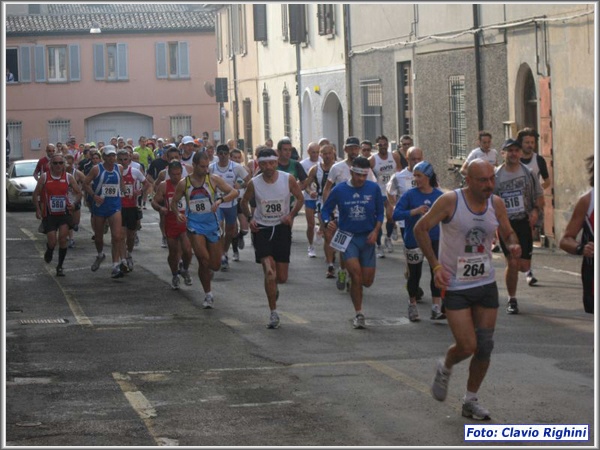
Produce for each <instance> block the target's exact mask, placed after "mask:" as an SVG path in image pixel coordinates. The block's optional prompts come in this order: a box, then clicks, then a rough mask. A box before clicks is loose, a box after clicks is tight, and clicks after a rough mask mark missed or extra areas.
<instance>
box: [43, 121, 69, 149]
mask: <svg viewBox="0 0 600 450" xmlns="http://www.w3.org/2000/svg"><path fill="white" fill-rule="evenodd" d="M70 130H71V121H70V120H60V119H58V120H49V121H48V142H51V143H53V144H56V143H57V142H67V139H68V138H69V136H70V135H71V132H70Z"/></svg>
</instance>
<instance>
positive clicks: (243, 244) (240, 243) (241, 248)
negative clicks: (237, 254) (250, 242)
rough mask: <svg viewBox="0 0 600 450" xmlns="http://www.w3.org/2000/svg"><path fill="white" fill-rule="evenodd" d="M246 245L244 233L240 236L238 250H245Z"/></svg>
mask: <svg viewBox="0 0 600 450" xmlns="http://www.w3.org/2000/svg"><path fill="white" fill-rule="evenodd" d="M245 246H246V243H245V242H244V235H243V234H242V233H239V234H238V248H239V249H240V250H244V247H245Z"/></svg>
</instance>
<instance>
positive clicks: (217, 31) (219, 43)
mask: <svg viewBox="0 0 600 450" xmlns="http://www.w3.org/2000/svg"><path fill="white" fill-rule="evenodd" d="M215 35H216V37H217V61H219V62H221V61H223V27H222V26H221V13H218V14H217V15H216V17H215Z"/></svg>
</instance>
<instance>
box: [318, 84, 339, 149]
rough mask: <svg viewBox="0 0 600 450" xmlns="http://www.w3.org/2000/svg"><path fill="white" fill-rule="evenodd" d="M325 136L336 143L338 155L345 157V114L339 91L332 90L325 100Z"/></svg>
mask: <svg viewBox="0 0 600 450" xmlns="http://www.w3.org/2000/svg"><path fill="white" fill-rule="evenodd" d="M323 137H326V138H328V139H329V141H330V142H331V143H332V144H334V145H335V148H336V149H337V155H338V156H339V157H342V158H343V157H344V114H343V109H342V104H341V102H340V98H339V97H338V95H337V93H336V92H334V91H331V92H329V93H328V94H327V96H326V97H325V101H324V102H323Z"/></svg>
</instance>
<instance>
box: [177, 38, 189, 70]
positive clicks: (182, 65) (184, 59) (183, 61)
mask: <svg viewBox="0 0 600 450" xmlns="http://www.w3.org/2000/svg"><path fill="white" fill-rule="evenodd" d="M178 47H179V48H178V52H179V77H180V78H189V77H190V51H189V48H188V43H187V42H179V46H178Z"/></svg>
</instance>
